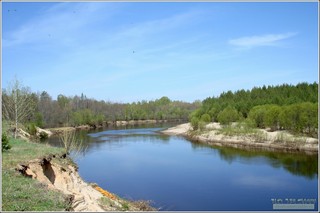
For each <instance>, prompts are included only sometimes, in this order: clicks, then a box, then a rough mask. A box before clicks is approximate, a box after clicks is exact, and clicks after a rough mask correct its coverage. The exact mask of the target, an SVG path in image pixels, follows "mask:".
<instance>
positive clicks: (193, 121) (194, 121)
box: [191, 117, 199, 130]
mask: <svg viewBox="0 0 320 213" xmlns="http://www.w3.org/2000/svg"><path fill="white" fill-rule="evenodd" d="M191 126H192V128H193V130H197V129H198V127H199V118H197V117H192V118H191Z"/></svg>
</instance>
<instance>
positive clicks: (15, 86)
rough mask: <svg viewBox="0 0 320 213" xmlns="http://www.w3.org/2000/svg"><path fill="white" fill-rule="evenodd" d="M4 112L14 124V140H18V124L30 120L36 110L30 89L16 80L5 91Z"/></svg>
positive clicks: (3, 99)
mask: <svg viewBox="0 0 320 213" xmlns="http://www.w3.org/2000/svg"><path fill="white" fill-rule="evenodd" d="M2 110H3V115H4V117H5V118H6V119H8V120H10V121H12V122H13V123H14V127H15V128H14V138H17V132H18V124H19V123H22V122H24V121H26V120H27V119H28V118H30V117H31V115H32V113H33V112H34V110H35V103H34V101H33V99H32V97H31V92H30V89H29V88H28V87H24V86H23V85H22V84H21V83H20V82H19V81H18V80H17V79H14V80H13V81H12V82H11V83H10V85H9V86H8V87H7V89H5V90H4V91H3V94H2Z"/></svg>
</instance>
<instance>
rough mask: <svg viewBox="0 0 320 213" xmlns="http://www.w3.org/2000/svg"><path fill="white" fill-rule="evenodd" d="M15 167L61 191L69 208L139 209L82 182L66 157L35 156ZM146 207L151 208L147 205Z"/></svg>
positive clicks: (93, 209)
mask: <svg viewBox="0 0 320 213" xmlns="http://www.w3.org/2000/svg"><path fill="white" fill-rule="evenodd" d="M17 170H18V171H19V172H20V173H22V174H23V175H25V176H27V177H31V178H34V179H37V180H38V181H40V182H41V183H43V184H44V185H46V186H47V187H48V188H50V189H52V190H59V191H61V192H63V193H64V194H65V195H66V197H67V199H68V201H69V202H70V204H71V209H70V210H71V211H76V212H88V211H99V212H103V211H119V210H131V211H140V210H141V208H138V207H136V206H134V205H131V204H130V202H128V201H125V200H123V199H121V198H119V197H117V196H116V195H114V194H112V193H110V192H107V191H106V190H104V189H102V188H100V187H99V186H97V185H96V184H88V183H86V182H85V181H83V180H82V178H81V177H80V176H79V174H78V172H77V168H76V167H75V166H74V165H71V164H70V162H69V160H68V159H66V158H65V156H54V155H52V156H48V157H43V158H41V159H35V160H32V161H29V162H27V163H22V164H19V165H18V167H17ZM103 197H104V199H102V198H103ZM140 207H141V206H140ZM144 207H145V208H146V206H144ZM147 210H149V211H150V210H154V209H152V208H147Z"/></svg>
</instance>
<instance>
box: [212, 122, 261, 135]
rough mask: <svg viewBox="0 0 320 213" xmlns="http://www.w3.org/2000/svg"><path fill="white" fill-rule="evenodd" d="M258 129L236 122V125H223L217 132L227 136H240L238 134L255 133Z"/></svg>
mask: <svg viewBox="0 0 320 213" xmlns="http://www.w3.org/2000/svg"><path fill="white" fill-rule="evenodd" d="M257 132H258V129H255V128H251V127H249V126H248V125H246V124H243V123H238V124H236V125H225V126H223V127H222V128H221V129H219V130H218V133H219V134H224V135H228V136H240V135H252V134H253V135H254V134H257Z"/></svg>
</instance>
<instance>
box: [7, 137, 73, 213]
mask: <svg viewBox="0 0 320 213" xmlns="http://www.w3.org/2000/svg"><path fill="white" fill-rule="evenodd" d="M10 145H11V146H12V148H11V149H10V150H8V151H5V152H2V210H3V211H64V210H65V209H68V208H69V207H70V206H69V204H68V203H67V201H66V200H65V196H64V195H63V194H62V193H60V192H58V191H53V190H48V189H47V188H46V186H44V185H42V184H41V183H40V182H38V181H37V180H34V179H31V178H28V177H24V176H22V175H21V174H19V173H18V172H17V171H15V168H16V167H17V165H18V164H19V163H24V162H28V161H30V160H33V159H36V158H40V157H43V156H48V155H49V154H57V155H59V154H62V153H63V149H60V148H56V147H51V146H49V145H45V144H39V143H31V142H26V141H22V140H18V139H17V140H14V139H11V140H10Z"/></svg>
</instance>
